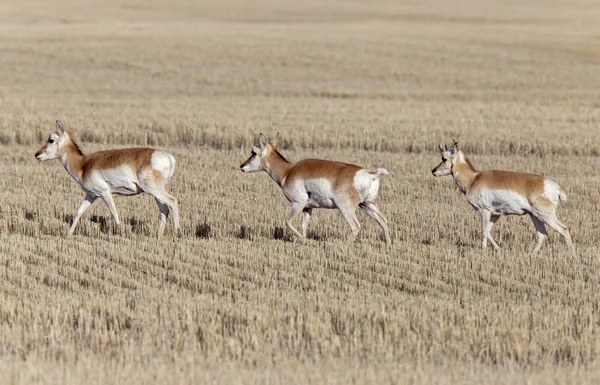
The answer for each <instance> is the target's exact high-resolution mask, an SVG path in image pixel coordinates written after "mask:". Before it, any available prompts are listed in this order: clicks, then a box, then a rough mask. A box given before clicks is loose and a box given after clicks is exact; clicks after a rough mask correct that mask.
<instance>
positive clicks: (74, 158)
mask: <svg viewBox="0 0 600 385" xmlns="http://www.w3.org/2000/svg"><path fill="white" fill-rule="evenodd" d="M60 140H64V142H63V143H62V144H60V146H59V152H58V159H60V162H61V163H62V165H63V166H64V167H65V169H66V170H67V172H68V173H69V174H70V175H71V176H72V177H73V178H74V179H75V180H77V181H80V180H81V177H82V175H81V171H82V170H81V165H82V161H83V156H84V155H83V153H82V152H81V150H80V149H79V146H78V145H77V143H76V142H75V141H74V140H73V139H72V138H71V136H70V135H69V134H68V133H67V134H66V135H65V137H64V139H63V138H61V139H60Z"/></svg>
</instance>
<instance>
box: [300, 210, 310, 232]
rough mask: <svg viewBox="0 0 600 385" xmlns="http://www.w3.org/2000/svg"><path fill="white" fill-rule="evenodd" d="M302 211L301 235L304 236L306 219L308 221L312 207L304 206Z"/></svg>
mask: <svg viewBox="0 0 600 385" xmlns="http://www.w3.org/2000/svg"><path fill="white" fill-rule="evenodd" d="M302 211H303V212H304V216H303V217H302V236H303V237H304V238H306V230H307V229H308V221H310V216H311V215H312V208H304V209H303V210H302Z"/></svg>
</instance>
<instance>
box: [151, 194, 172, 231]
mask: <svg viewBox="0 0 600 385" xmlns="http://www.w3.org/2000/svg"><path fill="white" fill-rule="evenodd" d="M154 199H155V200H156V204H157V205H158V209H159V210H160V221H159V223H158V236H159V237H161V236H162V235H163V233H164V231H165V224H166V223H167V217H168V216H169V206H168V205H167V204H165V203H162V202H161V201H160V200H159V199H158V198H156V197H155V198H154Z"/></svg>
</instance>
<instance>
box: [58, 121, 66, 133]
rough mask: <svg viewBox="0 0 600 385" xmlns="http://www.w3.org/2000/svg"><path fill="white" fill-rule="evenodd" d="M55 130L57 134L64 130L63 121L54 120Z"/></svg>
mask: <svg viewBox="0 0 600 385" xmlns="http://www.w3.org/2000/svg"><path fill="white" fill-rule="evenodd" d="M56 132H58V135H59V136H60V135H62V134H63V132H65V126H64V125H63V122H62V121H61V120H57V121H56Z"/></svg>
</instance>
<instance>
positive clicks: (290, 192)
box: [240, 133, 392, 244]
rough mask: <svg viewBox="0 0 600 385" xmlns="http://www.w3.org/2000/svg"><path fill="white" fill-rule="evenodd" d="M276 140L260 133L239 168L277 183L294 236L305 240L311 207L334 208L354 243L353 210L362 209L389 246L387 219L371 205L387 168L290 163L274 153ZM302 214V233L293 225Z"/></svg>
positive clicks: (355, 221)
mask: <svg viewBox="0 0 600 385" xmlns="http://www.w3.org/2000/svg"><path fill="white" fill-rule="evenodd" d="M278 139H279V133H277V135H276V136H275V139H274V140H272V141H271V142H267V140H266V139H265V137H264V135H263V134H260V139H259V142H258V144H257V145H256V146H254V148H252V155H250V157H249V158H248V159H247V160H246V161H245V162H244V163H242V164H241V166H240V168H241V169H242V172H255V171H263V170H264V171H266V172H267V174H269V176H270V177H271V178H272V179H273V180H274V181H275V182H277V184H278V185H279V187H281V189H282V190H283V194H284V195H285V197H286V198H287V199H288V200H289V201H290V203H291V204H292V211H291V212H290V215H288V217H287V221H286V223H287V225H288V227H289V228H290V230H292V232H293V233H294V234H296V235H297V236H298V237H300V238H305V237H306V229H307V228H308V221H309V220H310V216H311V215H312V209H313V208H325V209H335V208H337V209H338V210H340V213H341V214H342V216H343V217H344V219H345V220H346V221H347V222H348V224H349V225H350V228H351V229H352V235H351V236H350V242H353V241H354V240H355V239H356V236H357V235H358V232H359V230H360V223H358V219H357V218H356V209H357V208H361V209H362V210H363V211H364V212H365V214H367V215H368V216H369V217H370V218H372V219H373V220H375V221H376V222H377V223H379V225H380V226H381V228H382V229H383V233H384V235H385V240H386V242H387V243H388V244H391V243H392V242H391V240H390V232H389V230H388V226H387V220H386V219H385V217H384V216H383V215H382V214H381V213H380V212H379V210H378V209H377V207H375V204H374V203H373V202H374V201H375V199H376V198H377V195H378V194H379V184H380V182H379V177H380V176H381V175H388V174H389V172H388V171H387V170H386V169H384V168H378V169H377V170H368V169H365V168H362V167H359V166H356V165H353V164H348V163H341V162H332V161H329V160H320V159H304V160H301V161H298V162H296V163H290V162H288V161H287V160H286V159H285V158H284V157H283V156H282V155H281V154H280V153H279V152H278V151H277V150H276V146H277V140H278ZM301 211H302V212H303V213H304V217H303V218H302V234H301V233H300V232H299V231H298V230H296V228H295V227H294V226H293V224H292V221H293V220H294V218H295V217H296V216H297V215H298V214H300V212H301Z"/></svg>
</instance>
